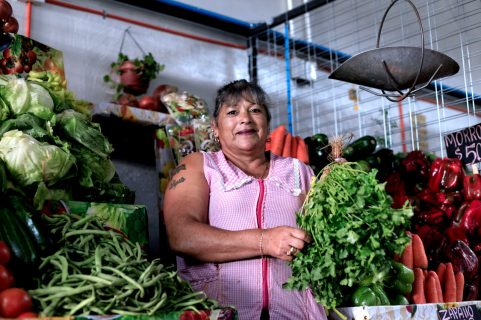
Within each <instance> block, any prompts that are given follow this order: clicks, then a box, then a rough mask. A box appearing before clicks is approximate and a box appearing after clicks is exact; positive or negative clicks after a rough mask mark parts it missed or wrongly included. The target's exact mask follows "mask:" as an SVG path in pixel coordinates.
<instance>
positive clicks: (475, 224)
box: [459, 200, 481, 237]
mask: <svg viewBox="0 0 481 320" xmlns="http://www.w3.org/2000/svg"><path fill="white" fill-rule="evenodd" d="M462 208H466V209H465V210H464V213H462V218H461V222H460V224H459V226H460V227H461V229H463V231H464V232H465V233H466V234H467V235H468V236H470V237H477V236H480V235H481V229H480V227H481V200H473V201H471V203H469V205H468V206H467V207H466V206H462Z"/></svg>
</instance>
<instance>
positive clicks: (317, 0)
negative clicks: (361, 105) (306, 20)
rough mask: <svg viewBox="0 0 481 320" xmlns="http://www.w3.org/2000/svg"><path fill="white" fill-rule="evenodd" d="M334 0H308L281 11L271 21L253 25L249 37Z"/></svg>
mask: <svg viewBox="0 0 481 320" xmlns="http://www.w3.org/2000/svg"><path fill="white" fill-rule="evenodd" d="M334 1H335V0H312V1H309V2H308V3H306V4H301V5H300V6H297V7H295V8H293V9H291V10H289V11H287V12H285V13H282V14H280V15H278V16H277V17H274V18H273V19H272V22H271V23H270V24H267V23H262V24H260V25H258V26H257V27H254V28H253V29H252V30H251V37H253V36H256V35H258V34H260V33H263V32H266V31H267V30H268V29H271V28H274V27H277V26H278V25H281V24H283V23H285V22H287V21H290V20H292V19H294V18H297V17H299V16H301V15H303V14H305V13H307V12H310V11H312V10H314V9H317V8H319V7H322V6H324V5H326V4H328V3H331V2H334Z"/></svg>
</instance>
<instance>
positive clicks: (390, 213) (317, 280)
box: [284, 162, 412, 310]
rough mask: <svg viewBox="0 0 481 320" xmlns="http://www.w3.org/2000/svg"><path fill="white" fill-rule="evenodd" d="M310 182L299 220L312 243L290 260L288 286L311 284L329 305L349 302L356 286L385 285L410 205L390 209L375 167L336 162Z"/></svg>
mask: <svg viewBox="0 0 481 320" xmlns="http://www.w3.org/2000/svg"><path fill="white" fill-rule="evenodd" d="M324 170H328V171H327V175H324V176H321V178H320V179H317V180H315V181H314V182H313V183H312V185H311V190H310V191H309V194H308V196H307V198H306V201H305V202H304V205H303V207H302V208H301V210H300V211H299V212H298V213H297V224H298V225H299V227H300V228H302V229H304V230H305V231H307V232H308V233H310V234H311V236H312V239H313V241H312V242H311V244H309V245H308V246H307V247H306V248H304V249H303V250H302V251H301V252H299V254H298V255H297V257H296V258H295V259H294V260H293V261H292V262H291V263H290V264H291V267H292V276H291V277H290V278H289V279H288V281H287V282H286V283H285V285H284V287H285V288H287V289H298V290H304V289H306V288H308V287H310V288H311V290H312V292H313V293H314V297H315V299H316V301H317V302H318V303H320V304H321V305H323V306H324V307H325V308H327V309H334V310H336V309H335V308H336V307H337V306H342V305H347V304H348V302H347V299H348V298H349V295H350V293H351V292H352V291H353V287H354V288H355V287H356V286H358V285H369V284H382V283H383V281H384V280H385V277H386V276H387V274H388V271H389V270H388V268H389V265H390V264H389V263H386V262H387V261H389V260H391V259H392V257H393V256H394V253H396V254H401V253H402V251H403V249H404V247H405V246H406V244H407V243H408V242H409V237H408V236H407V235H406V233H405V230H406V229H407V227H408V224H409V220H410V219H409V218H410V217H411V216H412V210H411V208H410V207H409V206H408V205H407V204H406V205H405V206H404V207H403V208H401V209H392V208H391V203H392V200H391V198H390V197H389V195H387V194H386V192H385V191H384V183H379V182H378V181H377V180H376V170H372V171H371V172H365V171H363V170H360V168H359V166H358V165H357V164H356V163H350V162H345V163H333V164H330V165H329V166H327V167H326V168H325V169H324Z"/></svg>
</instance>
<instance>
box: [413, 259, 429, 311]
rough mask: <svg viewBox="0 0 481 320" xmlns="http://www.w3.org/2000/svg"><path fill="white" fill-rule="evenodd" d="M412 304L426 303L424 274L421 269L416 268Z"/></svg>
mask: <svg viewBox="0 0 481 320" xmlns="http://www.w3.org/2000/svg"><path fill="white" fill-rule="evenodd" d="M411 302H412V303H415V304H420V303H426V296H425V294H424V273H423V270H421V269H420V268H414V283H413V291H412V292H411Z"/></svg>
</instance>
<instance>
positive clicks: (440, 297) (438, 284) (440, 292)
mask: <svg viewBox="0 0 481 320" xmlns="http://www.w3.org/2000/svg"><path fill="white" fill-rule="evenodd" d="M429 275H431V277H433V278H434V282H435V284H436V292H437V294H438V301H435V302H444V298H443V289H442V288H441V282H439V278H438V275H437V273H436V272H434V271H428V276H429Z"/></svg>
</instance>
